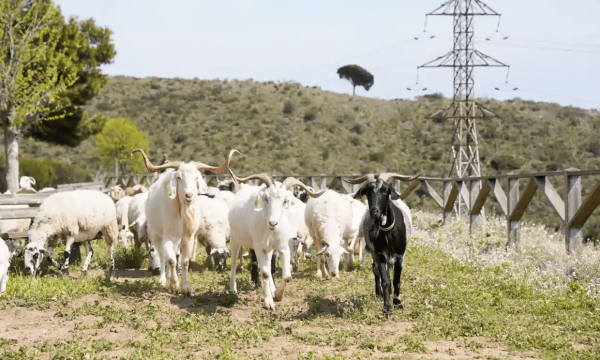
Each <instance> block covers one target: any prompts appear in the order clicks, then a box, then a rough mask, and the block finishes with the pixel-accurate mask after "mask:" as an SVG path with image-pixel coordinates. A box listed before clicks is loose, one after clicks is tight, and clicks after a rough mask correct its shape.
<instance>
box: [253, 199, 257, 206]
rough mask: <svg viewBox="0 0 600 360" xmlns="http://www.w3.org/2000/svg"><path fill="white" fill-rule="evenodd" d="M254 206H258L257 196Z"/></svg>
mask: <svg viewBox="0 0 600 360" xmlns="http://www.w3.org/2000/svg"><path fill="white" fill-rule="evenodd" d="M254 206H258V198H256V200H254Z"/></svg>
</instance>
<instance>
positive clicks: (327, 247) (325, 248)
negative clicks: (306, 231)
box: [315, 245, 329, 256]
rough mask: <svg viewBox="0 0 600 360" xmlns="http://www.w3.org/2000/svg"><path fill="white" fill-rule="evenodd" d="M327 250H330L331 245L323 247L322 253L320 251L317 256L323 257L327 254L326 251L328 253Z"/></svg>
mask: <svg viewBox="0 0 600 360" xmlns="http://www.w3.org/2000/svg"><path fill="white" fill-rule="evenodd" d="M327 249H329V245H325V246H323V248H322V249H321V251H319V252H318V253H317V254H316V255H315V256H321V255H323V254H324V253H325V251H327Z"/></svg>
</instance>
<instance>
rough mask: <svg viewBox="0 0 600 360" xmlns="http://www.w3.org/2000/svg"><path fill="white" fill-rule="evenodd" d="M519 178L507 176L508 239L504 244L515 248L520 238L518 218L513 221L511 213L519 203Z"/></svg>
mask: <svg viewBox="0 0 600 360" xmlns="http://www.w3.org/2000/svg"><path fill="white" fill-rule="evenodd" d="M519 197H520V193H519V179H518V178H509V179H508V216H507V218H506V220H507V228H508V241H507V242H506V246H507V247H508V246H510V245H511V244H514V245H515V246H516V247H517V248H518V247H519V240H520V231H519V226H520V219H519V220H516V221H513V220H512V214H513V212H514V210H515V208H516V207H517V204H518V203H519Z"/></svg>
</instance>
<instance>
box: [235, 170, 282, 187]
mask: <svg viewBox="0 0 600 360" xmlns="http://www.w3.org/2000/svg"><path fill="white" fill-rule="evenodd" d="M227 170H228V171H229V174H231V178H232V179H233V181H235V182H236V184H240V183H245V182H246V181H248V180H252V179H259V180H261V181H262V182H263V183H265V184H266V185H267V186H269V187H271V186H275V181H274V180H273V176H272V175H271V174H267V173H262V174H254V175H250V176H246V177H245V178H239V177H237V176H235V174H234V173H233V171H231V169H227Z"/></svg>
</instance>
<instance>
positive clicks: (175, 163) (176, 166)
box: [131, 149, 180, 172]
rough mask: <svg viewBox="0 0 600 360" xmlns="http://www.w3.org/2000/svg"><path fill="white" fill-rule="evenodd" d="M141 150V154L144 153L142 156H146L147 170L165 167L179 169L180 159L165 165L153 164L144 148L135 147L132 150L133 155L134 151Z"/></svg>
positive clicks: (153, 170) (157, 169)
mask: <svg viewBox="0 0 600 360" xmlns="http://www.w3.org/2000/svg"><path fill="white" fill-rule="evenodd" d="M136 152H139V153H140V154H142V157H143V158H144V164H145V165H146V170H148V172H158V171H160V170H163V169H175V170H177V169H179V164H180V162H179V161H173V162H168V163H166V164H164V165H158V166H156V165H152V163H151V162H150V160H148V157H147V156H146V153H145V152H144V149H135V150H133V151H132V152H131V155H133V153H136Z"/></svg>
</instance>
